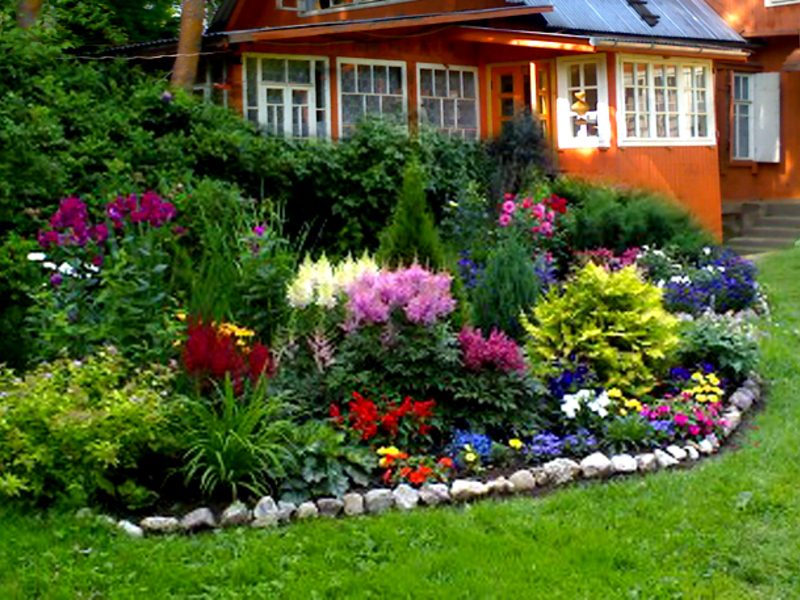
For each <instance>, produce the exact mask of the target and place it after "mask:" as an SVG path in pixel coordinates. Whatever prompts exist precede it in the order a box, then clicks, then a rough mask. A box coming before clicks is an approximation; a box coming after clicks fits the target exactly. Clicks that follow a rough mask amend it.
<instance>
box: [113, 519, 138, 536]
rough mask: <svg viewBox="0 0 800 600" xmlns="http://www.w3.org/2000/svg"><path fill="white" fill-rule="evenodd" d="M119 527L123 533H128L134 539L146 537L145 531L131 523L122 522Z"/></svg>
mask: <svg viewBox="0 0 800 600" xmlns="http://www.w3.org/2000/svg"><path fill="white" fill-rule="evenodd" d="M117 527H119V528H120V529H121V530H122V531H124V532H125V533H127V534H128V535H129V536H131V537H132V538H142V537H144V530H143V529H142V528H141V527H139V526H138V525H134V524H133V523H131V522H130V521H125V520H122V521H120V522H119V523H117Z"/></svg>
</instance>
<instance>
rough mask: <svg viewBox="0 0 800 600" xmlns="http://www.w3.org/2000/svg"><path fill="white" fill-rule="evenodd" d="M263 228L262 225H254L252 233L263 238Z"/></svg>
mask: <svg viewBox="0 0 800 600" xmlns="http://www.w3.org/2000/svg"><path fill="white" fill-rule="evenodd" d="M264 231H265V229H264V226H263V225H256V226H255V227H253V233H254V234H255V235H257V236H258V237H264Z"/></svg>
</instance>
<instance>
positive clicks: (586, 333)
mask: <svg viewBox="0 0 800 600" xmlns="http://www.w3.org/2000/svg"><path fill="white" fill-rule="evenodd" d="M522 324H523V327H524V328H525V331H526V332H527V333H528V334H529V336H530V339H529V341H528V344H527V348H528V356H529V359H530V360H532V361H533V367H534V369H537V370H540V371H544V372H547V371H548V370H550V369H551V368H552V365H553V364H554V362H555V361H558V362H559V363H560V365H561V368H564V367H565V366H569V365H579V364H585V365H587V366H588V367H589V368H590V369H591V370H592V371H593V372H594V373H595V374H596V375H597V377H598V382H599V384H600V385H602V386H603V387H606V388H610V387H619V388H621V389H622V390H630V391H633V392H641V391H643V390H646V389H648V388H649V387H651V386H652V385H653V383H654V377H655V374H656V371H657V370H658V369H659V367H662V366H663V365H665V364H666V362H667V360H669V359H672V353H673V351H674V350H675V349H676V347H677V345H678V341H679V340H678V336H677V330H678V322H677V320H676V319H675V317H673V316H672V315H670V314H669V313H667V312H666V311H665V310H664V308H663V306H662V302H661V291H660V290H659V289H658V288H657V287H655V286H654V285H651V284H649V283H646V282H644V281H642V279H641V277H640V276H639V275H638V273H637V271H636V269H635V268H634V267H626V268H624V269H621V270H619V271H616V272H608V271H606V270H605V269H603V268H602V267H599V266H597V265H594V264H591V263H590V264H588V265H586V266H585V267H584V268H583V269H582V270H581V271H579V272H578V273H577V275H576V276H575V278H574V279H573V280H571V281H568V282H567V283H566V284H565V285H564V289H563V291H559V290H552V291H551V292H549V293H548V294H547V295H546V296H545V298H544V299H543V300H542V301H541V302H540V303H539V304H537V305H536V306H535V307H534V308H533V318H532V320H531V321H529V320H528V319H527V318H526V317H525V316H523V317H522ZM538 361H542V364H541V365H537V362H538Z"/></svg>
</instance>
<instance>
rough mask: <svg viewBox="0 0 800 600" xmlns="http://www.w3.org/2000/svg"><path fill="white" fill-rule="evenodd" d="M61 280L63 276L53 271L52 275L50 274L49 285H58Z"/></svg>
mask: <svg viewBox="0 0 800 600" xmlns="http://www.w3.org/2000/svg"><path fill="white" fill-rule="evenodd" d="M63 280H64V279H63V277H61V273H53V274H52V275H50V285H52V286H53V287H58V286H60V285H61V282H62V281H63Z"/></svg>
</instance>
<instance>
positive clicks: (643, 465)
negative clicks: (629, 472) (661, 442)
mask: <svg viewBox="0 0 800 600" xmlns="http://www.w3.org/2000/svg"><path fill="white" fill-rule="evenodd" d="M636 466H637V467H638V468H639V471H641V472H642V473H651V472H653V471H658V460H656V455H655V454H653V453H651V452H646V453H645V454H640V455H639V456H637V457H636Z"/></svg>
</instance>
